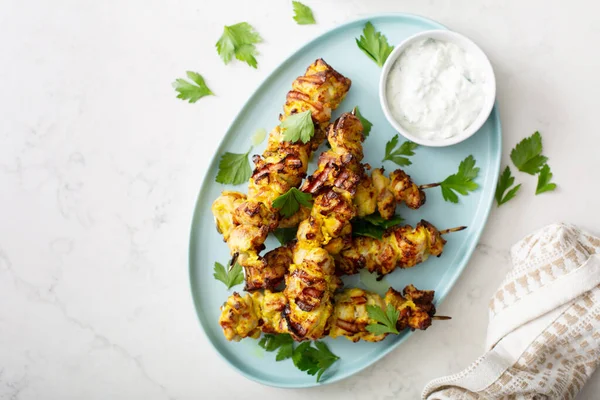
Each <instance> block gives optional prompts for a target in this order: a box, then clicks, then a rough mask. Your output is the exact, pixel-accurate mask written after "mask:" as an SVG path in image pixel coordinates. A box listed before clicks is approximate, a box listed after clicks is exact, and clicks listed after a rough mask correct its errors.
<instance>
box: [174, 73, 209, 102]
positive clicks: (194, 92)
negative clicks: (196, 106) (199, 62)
mask: <svg viewBox="0 0 600 400" xmlns="http://www.w3.org/2000/svg"><path fill="white" fill-rule="evenodd" d="M186 75H187V77H188V78H189V79H190V80H191V81H192V82H193V83H195V85H194V84H193V83H190V82H188V81H186V80H185V79H175V82H173V88H174V89H175V91H177V92H179V94H178V95H177V98H178V99H181V100H187V101H189V102H190V103H195V102H197V101H198V100H200V99H201V98H203V97H204V96H209V95H213V96H214V93H213V92H211V90H210V89H209V88H208V86H206V83H205V82H204V78H203V77H202V75H200V74H199V73H197V72H192V71H187V72H186Z"/></svg>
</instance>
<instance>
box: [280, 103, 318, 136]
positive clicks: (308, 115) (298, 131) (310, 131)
mask: <svg viewBox="0 0 600 400" xmlns="http://www.w3.org/2000/svg"><path fill="white" fill-rule="evenodd" d="M280 126H281V130H282V132H283V140H285V141H286V142H291V143H295V142H297V141H298V140H302V143H308V142H309V141H310V139H311V138H312V137H313V136H314V134H315V125H314V124H313V121H312V112H311V111H310V110H307V111H304V112H301V113H297V114H292V115H290V116H289V117H287V118H286V119H284V120H283V122H282V123H281V125H280Z"/></svg>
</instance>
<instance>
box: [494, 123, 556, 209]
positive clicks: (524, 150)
mask: <svg viewBox="0 0 600 400" xmlns="http://www.w3.org/2000/svg"><path fill="white" fill-rule="evenodd" d="M542 150H543V145H542V135H541V134H540V133H539V132H537V131H536V132H535V133H534V134H533V135H531V136H529V137H526V138H525V139H523V140H521V141H520V142H519V143H517V145H516V146H515V148H514V149H512V151H511V152H510V159H511V160H512V162H513V164H514V165H515V167H517V169H518V170H519V171H521V172H525V173H527V174H529V175H536V174H537V176H538V181H537V186H536V188H535V194H536V196H537V195H538V194H542V193H544V192H551V191H553V190H555V189H556V187H557V186H556V183H554V182H551V180H552V171H551V170H550V166H549V165H548V157H546V156H544V155H543V154H542ZM514 182H515V178H514V177H513V176H511V171H510V168H509V167H508V166H507V167H506V168H505V169H504V171H503V172H502V174H501V175H500V178H499V179H498V185H497V186H496V203H497V204H498V207H500V206H501V205H502V204H504V203H506V202H507V201H509V200H510V199H512V198H514V197H515V196H516V194H517V192H518V191H519V188H520V187H521V184H518V185H517V186H515V187H513V188H512V189H511V190H510V191H509V192H508V193H506V195H504V192H505V191H506V190H507V189H508V188H509V187H510V186H512V185H513V184H514Z"/></svg>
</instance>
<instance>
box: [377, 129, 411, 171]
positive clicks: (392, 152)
mask: <svg viewBox="0 0 600 400" xmlns="http://www.w3.org/2000/svg"><path fill="white" fill-rule="evenodd" d="M399 139H400V138H399V136H398V134H396V136H394V137H393V138H392V139H390V140H389V141H388V142H387V144H386V145H385V157H383V160H381V162H384V161H385V160H390V161H392V162H393V163H396V164H397V165H399V166H401V167H404V166H407V165H411V164H412V162H411V161H410V160H409V159H408V158H406V157H410V156H413V155H414V154H415V152H414V150H415V149H416V148H417V147H419V145H418V144H416V143H413V142H411V141H409V140H407V141H405V142H403V143H402V144H401V145H400V146H399V147H398V148H397V149H396V146H398V140H399ZM403 156H405V157H403Z"/></svg>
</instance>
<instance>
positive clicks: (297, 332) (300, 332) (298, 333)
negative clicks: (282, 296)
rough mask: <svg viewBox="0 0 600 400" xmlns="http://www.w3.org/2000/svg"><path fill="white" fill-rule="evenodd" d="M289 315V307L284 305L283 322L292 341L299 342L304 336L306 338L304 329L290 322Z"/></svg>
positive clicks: (290, 311) (300, 325)
mask: <svg viewBox="0 0 600 400" xmlns="http://www.w3.org/2000/svg"><path fill="white" fill-rule="evenodd" d="M291 313H292V310H291V308H290V305H289V304H286V306H285V308H284V309H283V311H282V315H283V317H284V319H285V321H286V322H287V325H288V329H289V330H290V333H291V334H292V336H293V337H294V339H295V340H298V341H300V340H302V339H304V336H306V329H304V327H303V326H302V324H299V323H297V322H294V321H292V318H291Z"/></svg>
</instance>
